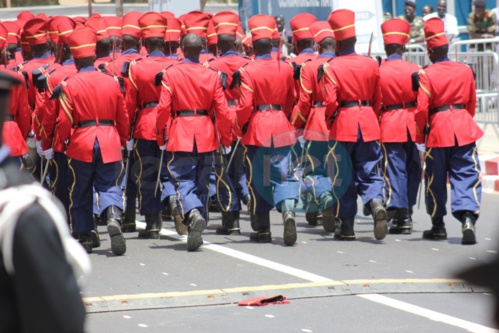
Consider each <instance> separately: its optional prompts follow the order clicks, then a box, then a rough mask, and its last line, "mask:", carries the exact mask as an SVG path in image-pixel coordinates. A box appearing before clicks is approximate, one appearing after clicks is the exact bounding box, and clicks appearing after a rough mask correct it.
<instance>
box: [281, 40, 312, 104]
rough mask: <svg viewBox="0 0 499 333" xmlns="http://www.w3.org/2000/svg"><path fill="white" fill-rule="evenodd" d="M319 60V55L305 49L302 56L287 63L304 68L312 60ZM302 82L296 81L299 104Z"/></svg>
mask: <svg viewBox="0 0 499 333" xmlns="http://www.w3.org/2000/svg"><path fill="white" fill-rule="evenodd" d="M316 58H317V54H315V53H314V51H313V50H312V49H305V50H303V51H302V52H301V53H300V54H298V55H297V56H296V57H294V58H289V59H288V60H287V61H288V62H290V63H294V64H295V66H302V65H303V64H304V63H305V62H308V61H310V60H314V59H316ZM300 90H301V89H300V81H299V80H295V96H296V102H298V99H299V98H300Z"/></svg>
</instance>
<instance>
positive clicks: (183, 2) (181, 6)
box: [149, 0, 200, 17]
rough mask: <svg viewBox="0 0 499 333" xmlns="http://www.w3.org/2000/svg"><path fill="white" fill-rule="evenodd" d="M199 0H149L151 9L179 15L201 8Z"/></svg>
mask: <svg viewBox="0 0 499 333" xmlns="http://www.w3.org/2000/svg"><path fill="white" fill-rule="evenodd" d="M199 9H200V3H199V0H149V10H150V11H151V12H164V11H169V12H172V13H173V14H175V16H176V17H179V16H180V15H182V14H186V13H188V12H190V11H191V10H199Z"/></svg>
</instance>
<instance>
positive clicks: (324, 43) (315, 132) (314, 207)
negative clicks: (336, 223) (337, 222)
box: [291, 21, 335, 225]
mask: <svg viewBox="0 0 499 333" xmlns="http://www.w3.org/2000/svg"><path fill="white" fill-rule="evenodd" d="M310 33H311V35H312V36H313V37H314V38H315V42H316V43H317V45H318V49H319V56H318V57H317V58H316V59H313V60H310V61H307V62H304V63H303V64H302V65H301V69H300V73H299V74H300V80H299V86H300V94H299V100H298V104H297V105H296V106H295V108H294V109H293V115H292V116H291V124H293V125H294V126H295V128H297V129H299V130H300V132H303V139H305V140H306V142H305V152H304V156H305V159H304V165H303V184H302V188H301V192H302V195H303V194H305V193H307V194H308V195H309V197H311V200H310V201H309V202H308V205H307V210H306V214H305V217H306V220H307V221H308V223H309V224H311V225H321V224H322V208H323V207H321V205H320V197H321V195H322V193H324V192H327V191H330V190H331V182H330V181H329V177H328V175H327V169H326V155H327V153H328V151H329V148H328V145H329V130H328V128H327V125H326V115H325V111H326V107H325V105H324V94H323V90H322V87H321V85H320V83H319V80H318V71H319V68H320V67H321V66H322V65H323V64H324V63H325V62H326V61H328V60H330V59H332V58H334V56H335V55H334V44H335V41H334V32H333V30H331V26H330V25H329V23H328V22H326V21H317V22H314V23H312V24H311V25H310Z"/></svg>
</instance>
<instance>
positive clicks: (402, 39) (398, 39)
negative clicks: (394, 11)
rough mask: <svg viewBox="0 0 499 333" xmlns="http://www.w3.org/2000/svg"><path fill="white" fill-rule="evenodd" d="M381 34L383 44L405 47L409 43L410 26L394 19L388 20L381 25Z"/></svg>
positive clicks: (405, 22)
mask: <svg viewBox="0 0 499 333" xmlns="http://www.w3.org/2000/svg"><path fill="white" fill-rule="evenodd" d="M381 31H382V32H383V42H384V43H385V45H388V44H399V45H406V44H407V43H408V42H409V38H410V35H409V34H410V32H411V25H410V24H409V22H407V21H405V20H402V19H399V18H394V19H389V20H386V21H385V22H383V24H381Z"/></svg>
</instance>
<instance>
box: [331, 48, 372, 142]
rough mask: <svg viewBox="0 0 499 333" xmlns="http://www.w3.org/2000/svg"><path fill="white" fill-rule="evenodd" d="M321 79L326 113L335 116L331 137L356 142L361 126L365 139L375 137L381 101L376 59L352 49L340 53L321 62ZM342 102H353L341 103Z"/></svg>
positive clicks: (370, 139)
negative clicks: (322, 70) (351, 51)
mask: <svg viewBox="0 0 499 333" xmlns="http://www.w3.org/2000/svg"><path fill="white" fill-rule="evenodd" d="M322 80H324V83H323V84H324V89H325V93H326V95H325V97H326V117H327V118H328V119H331V117H332V118H334V121H333V123H332V125H331V129H330V133H329V135H330V136H331V138H332V139H334V140H338V141H344V142H356V141H357V139H358V132H359V127H360V131H361V133H362V138H363V140H364V141H365V142H369V141H373V140H378V139H379V138H380V131H379V124H378V116H379V107H380V104H381V93H380V89H379V68H378V62H377V61H376V60H375V59H373V58H370V57H366V56H363V55H359V54H355V53H349V54H345V55H340V56H338V57H336V58H334V59H332V60H330V61H328V62H326V63H325V64H324V76H323V77H322ZM342 103H349V104H355V105H353V106H342ZM366 103H368V104H369V105H365V104H366ZM335 114H336V115H335ZM333 115H335V116H333Z"/></svg>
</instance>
